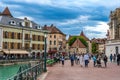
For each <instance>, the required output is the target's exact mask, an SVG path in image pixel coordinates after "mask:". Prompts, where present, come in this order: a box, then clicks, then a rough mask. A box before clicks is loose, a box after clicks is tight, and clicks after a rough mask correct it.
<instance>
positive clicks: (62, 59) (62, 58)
mask: <svg viewBox="0 0 120 80" xmlns="http://www.w3.org/2000/svg"><path fill="white" fill-rule="evenodd" d="M61 61H62V66H64V61H65V58H64V56H62V57H61Z"/></svg>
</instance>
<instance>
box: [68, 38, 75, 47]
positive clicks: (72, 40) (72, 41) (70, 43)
mask: <svg viewBox="0 0 120 80" xmlns="http://www.w3.org/2000/svg"><path fill="white" fill-rule="evenodd" d="M76 39H77V37H76V36H75V37H73V38H72V39H70V41H69V42H68V44H69V46H71V45H72V44H73V43H74V42H75V40H76Z"/></svg>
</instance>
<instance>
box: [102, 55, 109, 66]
mask: <svg viewBox="0 0 120 80" xmlns="http://www.w3.org/2000/svg"><path fill="white" fill-rule="evenodd" d="M103 61H104V64H105V67H107V61H108V57H107V56H106V55H105V56H104V59H103Z"/></svg>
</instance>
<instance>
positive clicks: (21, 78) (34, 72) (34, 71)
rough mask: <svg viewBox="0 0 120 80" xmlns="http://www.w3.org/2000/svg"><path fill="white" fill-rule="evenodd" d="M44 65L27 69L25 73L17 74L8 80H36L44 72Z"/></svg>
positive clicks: (40, 64)
mask: <svg viewBox="0 0 120 80" xmlns="http://www.w3.org/2000/svg"><path fill="white" fill-rule="evenodd" d="M43 64H44V63H43V62H41V63H38V64H37V65H35V66H33V67H31V68H28V69H25V70H24V71H21V72H20V73H17V74H15V75H14V76H12V77H10V78H8V79H7V80H36V79H37V76H38V75H39V74H41V73H42V72H43Z"/></svg>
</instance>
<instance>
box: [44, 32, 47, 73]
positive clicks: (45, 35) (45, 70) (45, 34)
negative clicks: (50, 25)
mask: <svg viewBox="0 0 120 80" xmlns="http://www.w3.org/2000/svg"><path fill="white" fill-rule="evenodd" d="M46 38H47V33H44V40H45V46H44V72H47V68H46V47H47V45H46Z"/></svg>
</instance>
